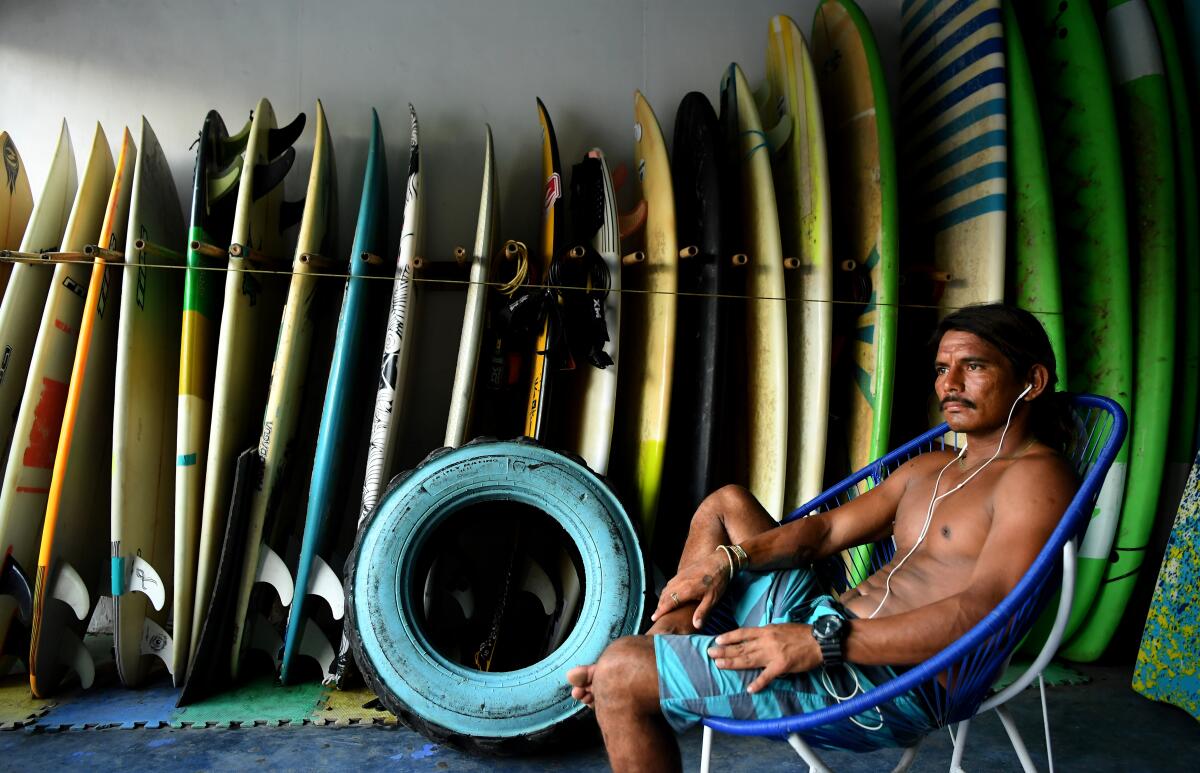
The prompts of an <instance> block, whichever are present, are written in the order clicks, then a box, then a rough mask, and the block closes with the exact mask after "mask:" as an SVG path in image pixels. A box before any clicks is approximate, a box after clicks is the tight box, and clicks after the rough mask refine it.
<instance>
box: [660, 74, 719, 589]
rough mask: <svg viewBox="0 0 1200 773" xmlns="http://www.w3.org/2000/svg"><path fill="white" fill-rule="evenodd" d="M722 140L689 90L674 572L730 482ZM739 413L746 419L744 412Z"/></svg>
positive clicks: (665, 525)
mask: <svg viewBox="0 0 1200 773" xmlns="http://www.w3.org/2000/svg"><path fill="white" fill-rule="evenodd" d="M723 144H724V143H723V140H722V137H721V127H720V124H719V123H718V121H717V114H716V112H714V111H713V107H712V104H711V103H710V102H709V101H708V97H706V96H705V95H704V94H701V93H700V92H697V91H693V92H691V93H689V94H686V95H685V96H684V98H683V100H682V101H681V102H680V103H679V109H678V110H677V111H676V113H675V137H674V142H673V144H672V146H671V148H672V151H673V153H672V157H671V178H672V179H671V182H672V186H673V188H674V191H675V223H676V233H677V235H678V243H679V245H680V251H681V252H686V253H687V254H690V253H691V249H689V248H694V249H695V253H696V254H695V255H691V257H688V258H686V259H681V260H680V261H679V293H680V294H679V296H678V300H677V301H676V304H677V305H676V313H677V314H678V317H677V322H678V334H677V335H676V337H675V378H674V379H673V382H672V383H673V385H672V393H671V407H672V410H673V411H675V412H676V415H679V416H685V417H688V419H687V420H685V421H676V422H672V423H671V426H670V429H669V431H668V437H667V450H666V458H665V461H664V467H663V488H664V490H666V491H669V492H671V495H670V496H669V497H668V498H667V499H666V500H665V501H664V502H663V503H662V505H661V507H660V512H659V522H658V529H657V532H658V534H657V536H656V538H655V540H654V558H655V561H656V563H657V565H658V566H659V568H661V569H662V570H663V571H664V572H665V573H668V574H669V573H671V572H672V571H673V570H674V568H675V567H676V566H677V565H678V563H679V556H680V554H681V553H682V552H683V543H684V541H685V540H686V539H687V531H688V525H689V524H690V523H691V518H692V515H693V514H694V513H695V512H696V508H697V507H699V506H700V503H701V502H702V501H703V500H704V497H706V496H707V495H708V494H709V493H711V492H712V491H713V490H714V489H715V488H716V487H717V485H718V484H719V483H721V482H724V480H725V478H724V477H723V475H722V473H721V462H722V461H723V460H722V458H721V453H720V443H721V439H722V432H723V431H724V429H725V426H724V422H725V420H726V419H727V417H728V416H729V414H730V413H731V410H730V408H729V407H728V406H729V405H730V403H731V402H732V401H731V400H729V399H728V398H727V395H728V390H727V389H726V385H727V383H728V376H727V374H728V370H729V368H728V366H727V364H726V348H727V347H728V346H729V344H730V338H731V331H730V330H729V325H730V321H731V319H732V317H733V309H731V308H730V306H731V302H730V300H729V299H727V298H724V297H722V296H726V295H732V293H731V287H730V283H729V273H730V271H731V267H730V255H729V254H728V252H727V251H726V250H725V247H724V245H723V243H722V225H723V221H722V218H721V213H722V209H723V208H724V207H727V206H729V203H728V201H727V200H726V198H725V197H726V196H730V197H732V194H731V192H730V191H729V190H728V189H725V188H723V186H722V169H723V165H724V163H725V159H724V156H723V154H722V152H721V149H722V147H723ZM735 413H736V415H737V421H738V422H739V423H740V421H741V412H740V411H736V412H735Z"/></svg>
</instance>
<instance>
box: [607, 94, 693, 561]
mask: <svg viewBox="0 0 1200 773" xmlns="http://www.w3.org/2000/svg"><path fill="white" fill-rule="evenodd" d="M633 117H634V124H633V158H634V169H635V170H636V173H637V180H638V189H637V193H636V194H635V197H636V198H637V199H638V200H640V201H644V202H645V204H646V206H645V221H644V225H643V226H642V229H641V238H640V239H639V240H637V241H639V242H640V244H641V245H643V250H644V252H645V261H644V262H642V263H641V264H639V265H635V266H630V267H627V268H625V269H624V271H625V275H624V276H623V277H622V278H621V286H622V288H628V289H630V290H633V291H634V292H632V293H627V294H626V295H624V296H623V297H624V303H623V304H622V306H621V342H620V351H621V369H620V371H619V373H618V374H617V378H618V381H619V385H618V388H617V399H618V400H619V401H620V402H619V404H618V408H617V419H616V425H615V427H616V429H615V434H614V438H615V439H614V442H615V443H618V444H619V448H618V450H614V452H613V461H614V462H615V461H617V459H618V456H619V457H620V461H619V467H618V468H616V470H615V475H616V478H617V480H618V481H619V482H620V485H621V486H622V490H623V491H624V492H625V499H624V502H625V505H626V507H627V508H628V509H629V515H630V517H631V518H632V519H634V521H635V522H640V524H641V528H642V540H643V549H647V548H649V546H650V545H651V544H652V541H653V536H654V525H655V519H656V518H657V515H658V504H659V498H660V496H661V493H662V472H663V456H664V450H665V448H666V444H667V423H668V419H669V417H670V409H671V403H670V399H671V379H672V376H673V373H674V359H675V312H676V292H677V290H678V278H677V277H678V269H679V247H678V246H677V242H676V234H675V197H674V192H673V190H672V186H671V163H670V159H669V158H668V156H667V145H666V142H665V141H664V140H663V136H662V129H660V128H659V125H658V118H657V117H655V115H654V110H653V109H652V108H651V107H650V103H649V102H647V101H646V98H645V97H644V96H642V93H641V92H640V91H636V92H634V97H633Z"/></svg>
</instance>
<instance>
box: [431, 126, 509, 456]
mask: <svg viewBox="0 0 1200 773" xmlns="http://www.w3.org/2000/svg"><path fill="white" fill-rule="evenodd" d="M499 195H500V194H499V188H497V186H496V171H495V160H494V151H493V149H492V127H490V126H485V127H484V138H483V190H482V192H481V193H480V194H479V217H478V218H477V219H476V225H475V247H474V249H473V250H472V252H471V278H470V282H471V284H470V285H469V286H468V287H467V302H466V307H465V309H464V311H463V328H462V336H461V337H460V339H459V342H458V361H457V362H456V363H455V366H454V384H453V387H452V388H451V392H450V413H449V415H448V416H447V418H446V437H445V439H444V440H443V441H442V442H443V444H444V445H447V446H451V447H457V446H461V445H462V444H463V443H465V442H466V441H467V440H468V439H469V437H470V434H471V429H470V428H471V415H472V411H473V408H474V397H475V385H476V383H477V381H478V380H479V354H480V344H481V343H482V341H483V328H484V322H485V321H486V320H485V317H486V316H487V295H488V282H489V280H490V278H491V268H492V258H493V252H494V251H495V249H496V229H497V227H498V225H499V217H498V216H497V210H498V197H499Z"/></svg>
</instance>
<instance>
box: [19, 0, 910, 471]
mask: <svg viewBox="0 0 1200 773" xmlns="http://www.w3.org/2000/svg"><path fill="white" fill-rule="evenodd" d="M859 1H860V4H861V5H862V6H863V8H864V10H865V11H866V12H867V14H868V16H869V17H870V18H871V21H872V23H873V25H874V26H875V30H876V35H877V38H878V40H879V45H880V48H881V50H882V51H883V55H884V59H885V62H886V65H887V69H888V71H889V73H894V71H895V61H896V55H897V46H898V37H899V17H900V12H899V5H900V3H899V0H859ZM816 5H817V2H816V0H800V2H790V3H782V2H779V1H778V0H775V1H774V2H767V1H765V0H742V1H741V2H737V3H732V2H718V1H717V0H700V1H698V2H682V1H670V0H603V1H600V0H593V1H592V2H587V1H586V0H520V1H517V0H505V1H503V2H502V1H500V0H496V1H493V2H485V1H484V0H475V1H474V2H472V1H471V0H405V1H403V2H391V1H389V0H342V2H316V0H295V1H294V2H289V0H258V1H255V0H204V1H203V2H196V1H195V0H160V1H159V2H132V1H126V2H121V1H119V0H89V2H74V1H72V0H37V1H36V2H33V1H31V0H0V73H2V75H0V105H3V109H2V110H0V129H3V130H7V131H8V132H9V133H10V134H11V135H12V137H13V139H14V141H15V143H16V145H17V148H18V150H19V151H20V152H21V154H22V156H23V158H24V161H25V163H26V166H27V168H28V170H29V176H30V181H31V183H32V185H33V190H34V195H35V197H36V196H38V195H39V194H40V190H41V186H42V182H43V180H44V178H45V174H46V171H47V166H48V165H49V161H50V154H51V153H52V151H53V144H54V141H55V138H56V134H57V127H58V124H59V122H60V121H61V120H62V119H63V118H64V117H65V118H66V119H67V122H68V125H69V127H70V130H71V134H72V138H73V140H74V142H75V149H76V152H77V154H78V155H79V156H80V158H79V162H80V164H81V165H82V163H83V161H84V160H85V159H84V158H83V157H82V156H83V155H84V154H85V153H86V150H87V143H88V141H89V139H90V136H91V131H92V126H93V124H94V122H95V121H97V120H99V121H100V122H101V123H102V124H103V126H104V128H105V131H106V132H107V134H108V137H109V140H110V141H112V142H114V143H115V142H117V141H118V140H119V137H120V130H121V128H122V127H123V126H125V125H128V126H130V127H131V129H132V130H134V131H135V132H136V127H137V122H138V118H139V116H140V115H142V114H144V115H145V116H146V117H147V118H148V119H149V121H150V123H151V125H152V126H153V127H154V129H155V132H156V133H157V135H158V137H159V140H160V141H161V142H162V144H163V147H164V150H165V151H166V153H167V157H168V158H169V160H170V163H171V167H172V170H173V171H174V173H175V179H176V184H177V186H178V188H179V192H180V200H181V201H182V202H184V208H185V210H186V207H187V204H188V202H189V201H190V179H191V173H192V160H193V155H192V153H193V151H192V150H190V146H191V144H192V142H193V141H194V140H195V138H196V136H197V133H198V132H199V129H200V125H201V123H202V121H203V118H204V115H205V113H206V111H207V110H209V109H210V108H216V109H218V110H220V111H221V113H222V114H223V116H224V117H225V120H226V123H227V124H228V125H229V126H230V127H231V129H234V128H236V127H238V126H240V125H241V123H242V121H243V120H244V119H245V118H246V117H247V116H248V114H249V111H250V109H251V108H252V107H253V106H254V104H255V102H256V101H257V99H258V98H259V97H262V96H266V97H268V98H269V99H270V100H271V102H272V104H273V105H274V108H275V112H276V114H277V115H278V116H279V119H280V122H281V123H284V122H287V121H289V120H290V119H291V118H292V117H293V116H294V115H295V114H296V112H298V111H301V110H303V111H307V112H308V113H309V117H310V119H311V117H312V108H313V104H314V101H315V100H316V99H317V98H320V99H321V100H322V101H323V103H324V105H325V110H326V114H327V116H328V119H329V123H330V128H331V131H332V135H333V139H334V146H335V154H336V159H337V170H338V189H339V205H340V213H341V214H340V219H341V236H340V243H341V244H342V245H343V249H345V250H348V249H349V245H350V240H351V238H352V236H353V224H354V217H355V214H356V212H357V207H358V198H359V193H360V191H361V185H362V179H361V176H362V171H363V165H364V163H365V158H366V142H367V138H368V136H369V128H370V124H369V119H370V108H371V107H372V106H374V107H376V108H378V110H379V114H380V119H381V121H382V124H383V129H384V135H385V138H386V140H387V142H388V166H389V177H390V183H391V191H392V194H393V195H392V201H393V206H394V208H395V207H396V206H398V205H399V204H400V203H401V202H402V201H403V196H402V187H401V186H402V181H403V170H404V168H405V163H406V158H407V151H406V147H405V145H406V135H407V104H408V103H409V102H412V103H413V104H414V105H415V106H416V108H417V111H418V114H419V117H420V120H421V130H422V151H423V159H422V162H423V166H424V169H425V192H426V195H427V196H428V198H427V201H428V202H429V205H428V208H427V212H428V221H427V226H428V230H427V238H426V245H427V249H426V253H427V255H428V257H430V258H431V259H434V260H438V259H446V258H448V257H449V255H450V254H451V251H452V250H453V248H454V246H455V245H458V244H465V245H470V244H471V242H472V239H473V235H474V231H475V217H476V212H477V208H478V200H479V175H480V163H481V158H482V133H483V124H484V122H488V123H490V124H491V126H492V129H493V131H494V133H495V142H496V154H497V164H498V169H499V173H500V176H501V186H500V188H501V202H502V203H501V207H502V227H501V237H502V238H517V239H524V240H526V241H529V242H530V243H531V244H532V243H535V242H536V233H537V230H536V229H537V222H538V217H539V212H540V201H541V197H542V191H541V180H540V174H539V168H540V161H539V153H540V146H539V135H538V123H537V113H536V109H535V106H534V97H535V96H540V97H541V98H542V100H543V101H544V102H545V103H546V105H547V108H548V109H549V111H550V114H551V117H552V119H553V121H554V124H555V129H556V133H557V135H558V140H559V147H560V150H561V155H562V159H563V165H564V167H566V168H569V166H570V164H572V163H574V162H575V161H577V160H578V159H579V157H580V156H581V155H582V154H583V152H584V151H585V150H587V149H588V148H590V147H592V146H597V145H598V146H600V147H603V148H604V149H605V151H606V153H608V155H609V156H610V158H611V159H612V160H613V161H614V163H620V162H628V161H629V159H630V158H631V151H632V131H631V129H632V108H633V100H632V96H633V90H634V89H635V88H636V89H641V90H642V91H643V93H645V94H646V96H647V98H648V99H649V100H650V102H651V104H652V105H653V106H654V107H655V109H656V111H657V113H658V117H659V121H660V123H661V124H662V128H663V131H664V134H665V135H666V136H667V138H668V141H669V139H670V137H671V131H672V127H673V124H674V113H675V108H676V106H677V105H678V104H679V100H680V99H681V98H682V97H683V95H684V93H686V92H687V91H691V90H698V91H702V92H704V93H706V94H708V96H709V97H710V99H712V100H713V101H714V104H715V103H716V100H717V91H718V85H719V82H720V77H721V74H722V71H723V68H724V67H725V66H726V65H727V64H728V63H729V62H730V61H737V62H739V63H740V64H741V65H742V67H743V68H744V70H745V71H746V75H747V77H748V79H749V80H750V82H751V83H757V82H758V81H760V80H761V78H762V77H763V73H764V68H765V44H766V35H767V25H768V21H769V20H770V18H771V16H772V15H773V14H775V13H780V12H785V13H789V14H790V15H792V17H793V18H794V19H796V21H797V23H798V25H799V26H800V28H801V29H802V30H804V31H805V32H806V33H807V31H808V30H809V29H810V27H811V23H812V18H813V12H814V10H815V8H816ZM135 136H136V135H135ZM311 147H312V122H311V120H310V123H309V126H308V127H307V129H306V133H305V134H304V136H303V137H302V138H301V140H300V142H299V143H298V144H297V150H298V151H299V155H298V158H297V163H296V167H295V168H294V171H293V173H292V175H291V176H290V178H289V180H288V182H287V191H288V197H289V198H297V197H299V196H301V195H302V194H303V191H304V185H305V181H306V178H307V168H308V161H309V157H310V154H311ZM399 225H400V224H399V217H398V210H397V216H395V217H393V219H392V226H391V233H392V240H391V241H392V243H393V244H395V243H396V240H397V239H398V234H399ZM438 296H439V298H438V299H437V300H436V301H435V302H434V303H433V305H432V306H431V310H430V311H431V315H432V318H433V319H437V320H438V321H439V322H440V323H444V324H434V323H432V320H431V324H430V326H429V328H428V329H429V330H431V331H432V330H436V332H435V333H432V335H433V336H434V338H433V339H432V340H431V342H430V343H429V344H428V345H427V346H424V347H422V349H421V350H419V351H418V357H419V366H420V367H422V368H423V369H427V370H428V371H429V377H428V381H427V383H429V384H431V385H432V386H433V387H434V389H433V391H434V392H435V393H436V394H437V395H442V394H443V393H448V390H449V384H450V380H451V374H452V371H453V357H454V350H455V349H456V348H457V328H456V327H454V323H455V320H456V318H457V319H458V320H461V308H462V306H461V303H462V295H461V294H459V293H449V292H447V293H439V294H438ZM427 399H431V403H430V406H429V407H430V408H431V410H429V411H423V412H422V414H423V416H424V417H425V418H424V419H423V420H422V422H421V426H420V428H419V430H418V431H417V436H416V437H414V438H413V442H414V443H415V445H416V446H417V447H419V448H420V449H422V450H423V449H424V448H427V447H428V446H429V445H437V444H438V442H439V439H440V433H441V429H440V427H439V426H438V425H439V422H440V421H441V420H442V419H439V418H438V416H437V414H438V412H439V411H440V412H441V416H442V417H444V415H445V410H446V405H445V404H443V403H441V402H439V400H440V399H441V398H439V397H434V398H427ZM444 399H445V400H446V401H448V399H449V398H448V395H446V396H445V398H444ZM413 453H416V454H418V455H419V452H418V451H414V452H413Z"/></svg>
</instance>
